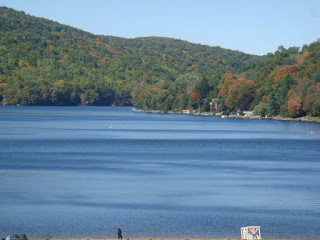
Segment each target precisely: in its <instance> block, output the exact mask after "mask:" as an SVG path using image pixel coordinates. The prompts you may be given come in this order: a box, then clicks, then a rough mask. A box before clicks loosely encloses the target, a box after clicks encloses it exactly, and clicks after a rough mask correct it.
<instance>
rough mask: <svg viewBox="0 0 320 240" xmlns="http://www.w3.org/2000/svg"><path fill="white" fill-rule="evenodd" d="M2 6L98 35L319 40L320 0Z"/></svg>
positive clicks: (19, 2) (224, 42)
mask: <svg viewBox="0 0 320 240" xmlns="http://www.w3.org/2000/svg"><path fill="white" fill-rule="evenodd" d="M0 6H7V7H11V8H14V9H16V10H20V11H25V12H26V13H27V14H31V15H34V16H38V17H44V18H48V19H51V20H54V21H57V22H60V23H63V24H66V25H70V26H73V27H77V28H80V29H83V30H85V31H88V32H91V33H95V34H103V35H113V36H119V37H126V38H135V37H145V36H161V37H172V38H177V39H182V40H187V41H189V42H194V43H201V44H205V45H210V46H220V47H223V48H228V49H233V50H240V51H243V52H246V53H252V54H259V55H263V54H267V53H268V52H275V51H276V50H277V48H278V46H280V45H283V46H284V47H286V48H288V47H291V46H299V47H301V46H302V45H304V44H309V43H311V42H313V41H316V40H317V39H319V38H320V0H303V1H302V0H300V1H298V0H237V1H236V0H220V1H217V0H54V1H52V0H51V1H49V0H0Z"/></svg>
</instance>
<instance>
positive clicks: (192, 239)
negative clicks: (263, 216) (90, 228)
mask: <svg viewBox="0 0 320 240" xmlns="http://www.w3.org/2000/svg"><path fill="white" fill-rule="evenodd" d="M123 239H124V240H128V239H129V240H239V239H241V238H240V237H239V238H130V237H124V238H123ZM262 239H264V240H307V239H310V238H305V239H302V238H294V239H293V238H263V236H262ZM318 239H320V238H318ZM29 240H49V238H37V239H35V238H29ZM50 240H116V238H50ZM313 240H314V239H313Z"/></svg>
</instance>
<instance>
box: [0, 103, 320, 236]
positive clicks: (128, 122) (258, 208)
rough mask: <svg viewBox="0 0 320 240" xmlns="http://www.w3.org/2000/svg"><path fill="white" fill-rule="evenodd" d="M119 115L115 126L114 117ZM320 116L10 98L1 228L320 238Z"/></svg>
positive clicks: (0, 123)
mask: <svg viewBox="0 0 320 240" xmlns="http://www.w3.org/2000/svg"><path fill="white" fill-rule="evenodd" d="M109 124H112V128H111V129H110V128H108V125H109ZM319 130H320V124H319V123H298V122H283V121H266V120H241V119H221V118H214V117H201V116H185V115H173V114H172V115H165V114H147V113H133V112H131V108H118V107H0V196H1V197H0V234H1V237H4V236H5V235H6V234H8V233H11V234H22V233H25V234H27V236H28V237H47V236H52V237H116V232H117V227H118V225H119V224H122V225H123V236H124V238H133V237H146V238H154V237H184V238H190V237H224V238H227V237H239V238H240V227H243V226H252V225H253V226H261V233H262V237H263V238H314V239H315V238H319V236H320V157H319V153H320V134H318V135H310V134H306V133H307V132H309V131H319Z"/></svg>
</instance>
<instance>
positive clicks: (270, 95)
mask: <svg viewBox="0 0 320 240" xmlns="http://www.w3.org/2000/svg"><path fill="white" fill-rule="evenodd" d="M0 23H1V24H0V101H1V103H2V104H5V105H7V104H12V105H16V104H20V105H79V104H82V105H112V104H114V105H134V106H135V107H138V108H142V109H144V110H163V111H169V110H173V111H180V110H182V109H185V108H190V109H191V108H192V109H197V108H200V109H201V110H202V111H208V110H210V105H209V102H210V101H211V100H212V98H214V99H216V102H217V103H218V109H217V110H218V111H220V112H226V113H228V112H231V111H237V110H251V109H254V110H255V112H256V113H257V114H260V115H265V114H267V115H268V116H271V115H277V114H281V115H283V116H286V115H289V116H293V117H297V116H303V115H306V114H309V115H313V116H319V115H320V85H319V82H320V62H319V61H320V56H319V54H320V50H319V47H320V43H319V42H314V43H312V44H310V45H305V46H304V47H303V48H302V49H301V50H300V49H299V48H297V47H292V48H289V49H285V48H283V47H279V49H278V51H277V52H275V53H274V54H271V53H270V54H268V55H267V56H263V57H259V56H254V55H249V54H245V53H242V52H239V51H232V50H227V49H223V48H220V47H210V46H204V45H200V44H193V43H189V42H187V41H181V40H177V39H170V38H160V37H147V38H136V39H125V38H119V37H111V36H101V35H94V34H90V33H87V32H85V31H82V30H79V29H76V28H72V27H69V26H66V25H62V24H59V23H57V22H54V21H50V20H46V19H43V18H37V17H33V16H30V15H27V14H25V13H24V12H18V11H15V10H13V9H9V8H6V7H1V8H0ZM212 110H215V109H212Z"/></svg>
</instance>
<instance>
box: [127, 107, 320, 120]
mask: <svg viewBox="0 0 320 240" xmlns="http://www.w3.org/2000/svg"><path fill="white" fill-rule="evenodd" d="M132 111H133V112H144V113H159V114H183V115H192V116H211V117H220V118H236V119H249V120H279V121H289V122H319V123H320V118H318V117H309V116H306V117H298V118H289V117H280V116H275V117H260V116H255V115H251V116H238V115H232V116H221V115H218V114H214V113H212V112H203V113H195V114H185V113H182V112H173V111H168V112H164V111H161V110H150V111H144V110H140V109H133V110H132Z"/></svg>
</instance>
